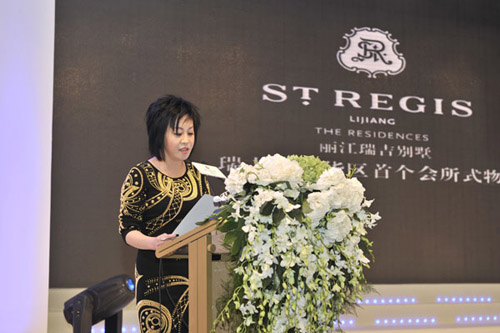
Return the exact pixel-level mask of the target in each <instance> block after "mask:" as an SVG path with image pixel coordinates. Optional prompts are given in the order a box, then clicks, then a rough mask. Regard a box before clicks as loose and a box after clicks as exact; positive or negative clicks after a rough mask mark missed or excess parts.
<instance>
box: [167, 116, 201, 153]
mask: <svg viewBox="0 0 500 333" xmlns="http://www.w3.org/2000/svg"><path fill="white" fill-rule="evenodd" d="M195 139H196V138H195V135H194V126H193V119H191V118H189V117H188V116H184V117H182V118H181V119H180V120H179V127H177V128H176V129H172V128H171V127H170V126H168V127H167V131H166V132H165V150H164V153H165V160H166V161H167V162H168V161H184V160H186V159H187V158H188V157H189V155H190V154H191V150H192V149H193V146H194V141H195Z"/></svg>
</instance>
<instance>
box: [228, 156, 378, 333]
mask: <svg viewBox="0 0 500 333" xmlns="http://www.w3.org/2000/svg"><path fill="white" fill-rule="evenodd" d="M301 161H302V160H301V157H294V158H293V160H292V159H289V158H286V157H283V156H281V155H278V154H275V155H268V156H265V157H263V158H261V159H260V160H259V161H258V162H257V163H256V164H255V165H248V164H245V163H242V164H241V166H240V167H238V168H235V169H232V170H231V172H230V174H229V176H228V178H227V179H226V182H225V183H226V190H227V191H228V192H229V198H230V203H229V205H230V207H231V210H230V213H228V214H227V215H226V219H227V220H228V221H232V222H233V224H234V223H235V222H236V221H239V222H238V223H240V224H239V225H240V226H241V225H243V226H242V227H241V228H240V229H239V230H240V232H242V234H243V235H244V241H245V243H244V244H243V247H242V248H241V250H240V252H239V258H238V260H237V262H236V267H235V269H234V273H235V274H236V275H237V276H239V279H240V280H238V281H242V282H241V283H240V284H239V285H237V286H235V287H236V289H235V292H234V294H233V295H231V296H230V297H231V300H230V302H234V303H233V304H235V305H236V304H237V305H236V306H235V308H236V309H237V310H238V311H239V312H240V314H241V316H242V317H243V321H242V324H241V325H242V326H240V327H239V328H238V331H245V329H243V328H242V327H252V329H253V330H256V331H266V332H278V333H281V332H283V333H284V332H288V330H289V329H291V328H294V329H295V331H297V332H326V331H329V330H330V329H331V323H332V322H334V321H338V319H339V317H338V316H339V314H340V313H341V312H342V311H343V307H344V303H345V302H354V301H355V297H359V295H358V291H359V285H360V283H362V282H363V281H364V275H363V271H362V268H363V266H366V265H367V264H368V263H369V260H368V258H367V256H366V255H365V253H364V252H363V250H361V247H360V244H361V243H363V242H365V243H364V244H363V245H364V247H367V246H368V245H367V244H366V238H365V235H366V232H367V231H366V230H367V228H372V227H374V226H375V224H376V222H377V221H378V220H379V219H380V216H379V215H378V213H376V214H372V213H370V212H368V211H367V209H368V208H369V207H370V205H371V202H372V201H368V200H365V198H364V192H365V189H364V187H363V185H362V184H361V183H360V182H359V181H358V180H357V179H355V178H347V177H346V176H345V175H344V173H343V172H342V170H341V169H338V168H331V167H329V166H328V165H325V164H324V162H321V161H319V160H317V159H316V160H315V159H314V158H313V157H307V165H306V168H307V180H305V178H304V179H303V176H304V177H305V176H306V175H305V172H304V170H305V169H304V170H303V169H302V167H301V164H300V163H301ZM311 165H312V166H318V168H317V169H314V168H311ZM241 221H243V223H241ZM234 230H235V231H238V230H237V229H234ZM238 288H239V289H238ZM340 294H342V295H344V296H341V297H340V298H339V297H338V295H340ZM333 295H337V296H336V297H333ZM347 295H350V296H347ZM348 297H350V298H348ZM228 304H230V303H228ZM229 309H230V308H229V307H228V305H226V307H225V310H223V312H222V314H224V313H225V316H226V317H227V316H229V312H230V310H229ZM224 311H226V312H224ZM313 313H314V315H313ZM219 318H224V316H222V317H221V315H219V317H218V320H219V321H221V320H222V319H219ZM312 318H315V319H312Z"/></svg>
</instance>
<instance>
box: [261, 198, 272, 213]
mask: <svg viewBox="0 0 500 333" xmlns="http://www.w3.org/2000/svg"><path fill="white" fill-rule="evenodd" d="M273 208H274V205H273V202H272V201H268V202H266V203H265V204H263V205H262V207H260V215H264V216H267V215H270V214H271V213H272V212H273Z"/></svg>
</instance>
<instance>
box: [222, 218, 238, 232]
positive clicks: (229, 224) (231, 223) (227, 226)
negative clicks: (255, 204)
mask: <svg viewBox="0 0 500 333" xmlns="http://www.w3.org/2000/svg"><path fill="white" fill-rule="evenodd" d="M236 228H238V222H237V221H236V220H227V221H226V223H224V224H223V225H222V226H221V227H220V228H219V230H220V231H222V232H228V231H231V230H233V229H236Z"/></svg>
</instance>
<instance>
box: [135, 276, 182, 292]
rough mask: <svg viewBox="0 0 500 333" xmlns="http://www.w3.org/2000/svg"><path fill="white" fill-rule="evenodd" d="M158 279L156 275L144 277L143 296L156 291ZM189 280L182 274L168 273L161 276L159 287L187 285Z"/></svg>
mask: <svg viewBox="0 0 500 333" xmlns="http://www.w3.org/2000/svg"><path fill="white" fill-rule="evenodd" d="M158 281H160V279H159V278H158V277H154V278H150V279H146V280H145V281H144V283H145V284H146V291H145V292H144V296H147V295H150V294H153V293H157V292H158V289H160V286H159V284H158ZM188 285H189V280H188V279H187V278H186V277H185V276H182V275H169V276H164V277H163V282H162V284H161V289H165V288H169V287H173V286H188Z"/></svg>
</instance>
